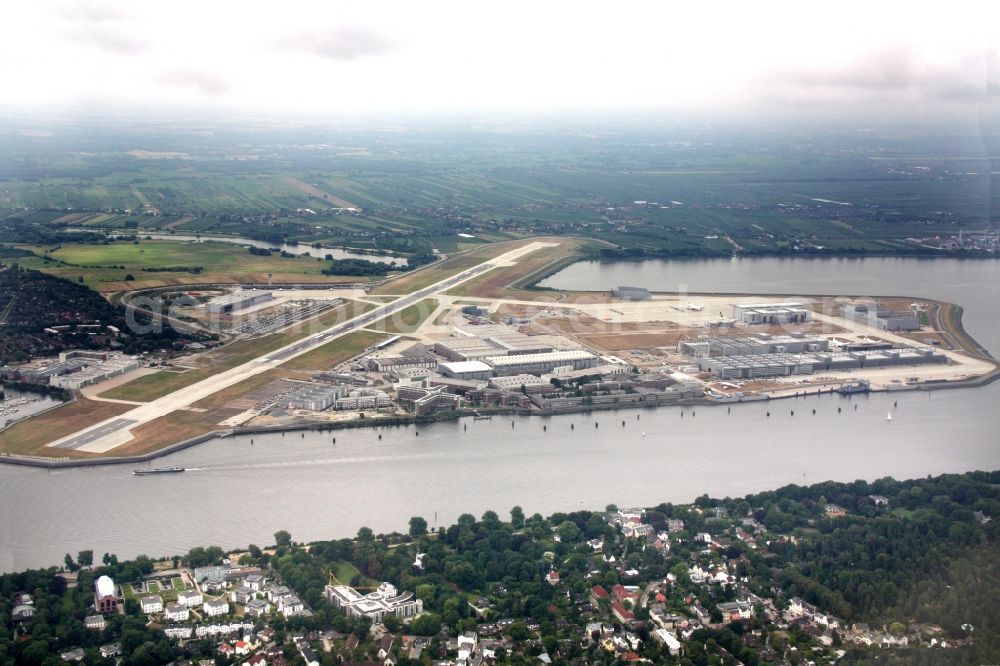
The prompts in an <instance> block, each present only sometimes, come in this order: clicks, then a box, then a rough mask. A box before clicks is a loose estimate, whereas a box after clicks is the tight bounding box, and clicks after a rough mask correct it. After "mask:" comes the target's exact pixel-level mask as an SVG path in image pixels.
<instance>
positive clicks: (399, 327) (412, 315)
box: [369, 298, 438, 335]
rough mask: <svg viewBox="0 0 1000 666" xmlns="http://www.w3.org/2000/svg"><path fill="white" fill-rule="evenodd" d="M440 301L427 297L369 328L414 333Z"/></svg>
mask: <svg viewBox="0 0 1000 666" xmlns="http://www.w3.org/2000/svg"><path fill="white" fill-rule="evenodd" d="M437 306H438V302H437V299H435V298H425V299H424V300H422V301H417V302H416V303H414V304H413V305H411V306H409V307H407V308H405V309H403V310H401V311H399V312H397V313H396V314H394V315H392V316H390V317H386V318H385V319H380V320H378V321H377V322H375V323H374V324H372V325H371V326H370V327H369V328H370V329H371V330H375V331H380V332H385V333H391V334H393V335H396V334H400V335H407V334H409V333H413V331H415V330H416V329H417V328H419V327H420V325H421V324H423V323H424V321H425V320H426V319H427V317H429V316H431V313H432V312H434V310H435V309H437Z"/></svg>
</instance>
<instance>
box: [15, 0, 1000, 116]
mask: <svg viewBox="0 0 1000 666" xmlns="http://www.w3.org/2000/svg"><path fill="white" fill-rule="evenodd" d="M993 4H994V3H989V2H980V3H971V2H970V3H964V2H954V1H951V0H950V1H949V2H943V3H942V2H939V3H933V5H932V4H931V3H919V2H913V1H912V0H911V1H910V2H874V1H869V2H857V3H851V2H807V1H796V2H787V3H758V2H718V3H715V2H678V1H676V0H658V1H656V2H628V1H627V0H624V1H618V2H614V1H611V0H608V1H606V2H586V1H581V0H573V1H565V2H564V1H557V0H532V1H530V2H520V1H517V0H513V1H512V0H507V1H504V2H492V1H489V0H461V1H456V2H450V1H449V2H434V1H426V2H418V1H410V0H403V1H398V2H395V1H394V2H388V1H379V0H367V1H364V2H337V1H331V0H327V1H317V2H303V1H301V0H269V1H268V2H247V1H234V2H229V1H215V0H196V1H189V0H134V1H128V2H125V1H115V0H90V1H88V0H82V1H73V0H65V1H61V0H12V1H11V2H7V3H5V6H4V10H3V13H2V16H3V21H2V25H0V77H2V85H3V90H4V92H3V95H2V97H0V108H6V109H7V110H12V111H23V110H32V111H50V112H65V111H67V110H74V109H76V110H80V111H86V112H90V113H92V112H95V111H97V112H104V111H108V112H115V111H123V110H124V111H135V110H139V111H141V110H146V111H150V112H155V113H157V114H158V115H169V114H170V113H174V112H185V113H190V112H192V111H205V112H208V113H220V112H222V113H247V114H253V115H259V114H282V115H285V114H287V115H302V116H305V117H314V118H315V117H319V118H329V119H337V118H344V117H356V116H364V115H365V114H378V115H380V116H388V115H396V114H399V115H406V114H410V113H419V114H449V115H453V114H468V113H473V114H476V113H483V112H485V113H491V114H493V113H501V114H505V113H515V114H529V115H530V114H548V115H551V114H561V113H573V114H576V115H579V114H588V113H601V114H606V113H608V112H612V113H617V112H621V113H647V112H654V113H658V114H663V115H664V117H687V116H695V117H697V116H706V117H707V116H711V117H727V116H732V117H740V116H744V117H754V118H760V117H778V118H785V117H806V118H827V117H830V118H833V117H846V118H851V119H853V118H858V119H865V118H872V119H883V120H885V119H901V120H916V121H928V120H935V119H939V118H941V119H946V118H947V119H950V118H955V117H964V118H975V117H977V116H983V115H984V114H992V113H993V112H995V110H996V109H997V106H998V105H997V101H998V100H1000V60H998V58H1000V50H998V34H1000V10H998V9H995V8H994V7H993ZM923 5H927V6H926V7H924V6H923Z"/></svg>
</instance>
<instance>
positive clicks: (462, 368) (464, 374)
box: [438, 357, 524, 379]
mask: <svg viewBox="0 0 1000 666" xmlns="http://www.w3.org/2000/svg"><path fill="white" fill-rule="evenodd" d="M521 358H524V357H521ZM438 370H439V371H440V372H441V374H442V375H444V376H445V377H451V378H453V379H489V378H490V377H492V376H493V368H492V367H491V366H489V365H487V364H486V363H484V362H482V361H449V362H447V363H441V364H439V365H438Z"/></svg>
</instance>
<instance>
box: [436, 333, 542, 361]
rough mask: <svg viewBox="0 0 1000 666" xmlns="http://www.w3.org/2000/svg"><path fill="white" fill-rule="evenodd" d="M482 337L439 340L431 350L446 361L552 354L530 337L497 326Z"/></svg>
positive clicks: (539, 342)
mask: <svg viewBox="0 0 1000 666" xmlns="http://www.w3.org/2000/svg"><path fill="white" fill-rule="evenodd" d="M483 328H484V329H486V330H484V331H483V334H481V335H474V336H469V337H454V338H446V339H444V340H439V341H438V342H436V343H435V344H434V351H435V352H437V353H438V354H440V355H441V356H444V357H445V358H446V359H448V360H449V361H475V360H481V359H484V358H487V357H489V356H505V355H508V354H510V355H516V354H542V353H546V352H550V351H552V345H549V344H546V343H543V342H541V341H539V340H538V339H537V338H534V337H532V336H530V335H524V334H523V333H518V332H516V331H511V330H507V329H504V328H500V327H494V326H490V327H483Z"/></svg>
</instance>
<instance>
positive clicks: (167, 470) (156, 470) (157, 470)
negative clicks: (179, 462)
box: [132, 467, 184, 474]
mask: <svg viewBox="0 0 1000 666" xmlns="http://www.w3.org/2000/svg"><path fill="white" fill-rule="evenodd" d="M183 471H184V468H183V467H147V468H146V469H135V470H132V473H133V474H177V473H178V472H183Z"/></svg>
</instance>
